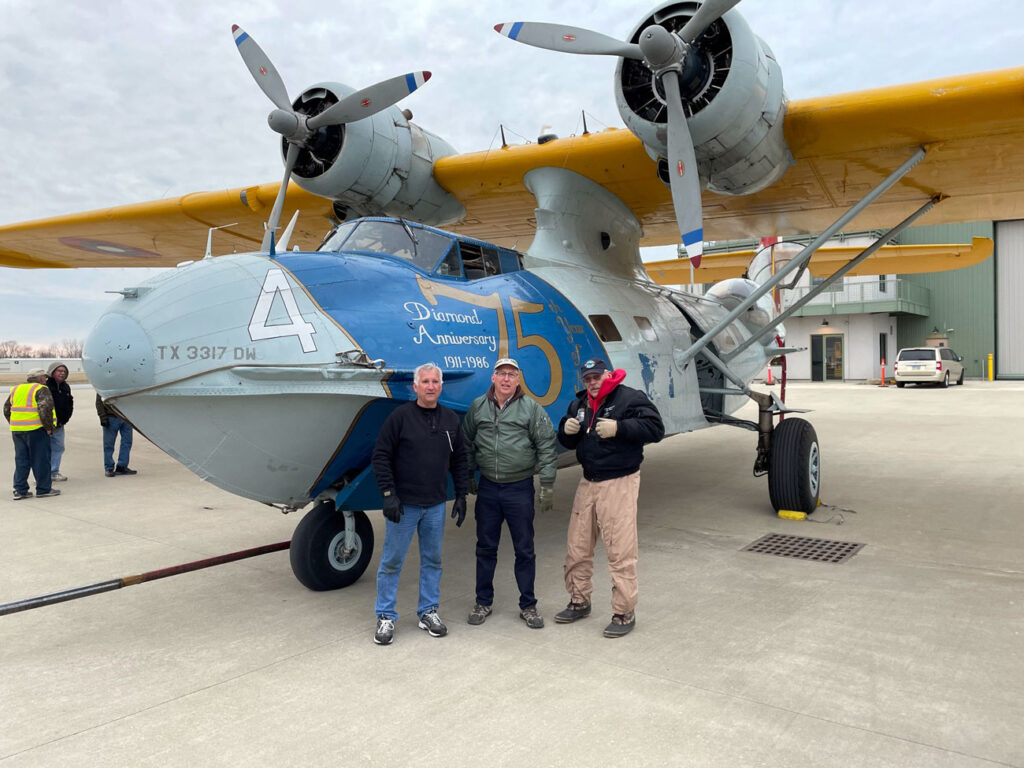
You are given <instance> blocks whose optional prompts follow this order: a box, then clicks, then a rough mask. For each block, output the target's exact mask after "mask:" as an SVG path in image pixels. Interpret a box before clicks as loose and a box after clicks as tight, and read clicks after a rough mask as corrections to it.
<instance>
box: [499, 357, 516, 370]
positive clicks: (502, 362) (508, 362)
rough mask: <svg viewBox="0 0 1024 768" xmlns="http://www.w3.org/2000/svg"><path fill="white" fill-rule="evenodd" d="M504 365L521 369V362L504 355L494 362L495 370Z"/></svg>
mask: <svg viewBox="0 0 1024 768" xmlns="http://www.w3.org/2000/svg"><path fill="white" fill-rule="evenodd" d="M503 365H511V366H512V367H513V368H515V369H516V370H517V371H518V370H519V363H517V362H516V361H515V360H513V359H512V358H511V357H503V358H501V360H499V361H498V362H496V363H495V364H494V370H498V369H499V368H501V366H503Z"/></svg>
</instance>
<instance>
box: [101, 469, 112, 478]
mask: <svg viewBox="0 0 1024 768" xmlns="http://www.w3.org/2000/svg"><path fill="white" fill-rule="evenodd" d="M103 474H104V475H106V476H107V477H113V476H114V470H112V469H106V470H104V471H103Z"/></svg>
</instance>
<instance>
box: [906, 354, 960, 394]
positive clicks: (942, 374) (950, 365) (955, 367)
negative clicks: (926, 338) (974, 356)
mask: <svg viewBox="0 0 1024 768" xmlns="http://www.w3.org/2000/svg"><path fill="white" fill-rule="evenodd" d="M962 360H963V358H962V357H960V355H958V354H957V353H956V352H954V351H953V350H952V349H950V348H949V347H907V348H905V349H901V350H900V353H899V354H898V355H896V362H895V364H894V365H893V376H894V377H895V378H896V386H897V387H902V386H903V385H904V384H906V383H907V382H911V383H914V384H938V385H939V386H940V387H948V386H949V382H950V381H954V382H956V383H957V384H963V383H964V366H963V363H962V362H961V361H962Z"/></svg>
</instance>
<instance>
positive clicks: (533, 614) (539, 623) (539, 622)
mask: <svg viewBox="0 0 1024 768" xmlns="http://www.w3.org/2000/svg"><path fill="white" fill-rule="evenodd" d="M519 618H520V619H522V620H523V621H525V622H526V626H528V627H529V628H530V629H544V617H543V616H541V615H540V614H539V613H537V605H536V603H534V604H533V605H528V606H527V607H526V608H523V610H521V611H520V612H519Z"/></svg>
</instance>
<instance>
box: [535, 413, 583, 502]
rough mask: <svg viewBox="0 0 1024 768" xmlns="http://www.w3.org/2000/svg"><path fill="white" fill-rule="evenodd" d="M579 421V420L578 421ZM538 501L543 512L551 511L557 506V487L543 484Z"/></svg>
mask: <svg viewBox="0 0 1024 768" xmlns="http://www.w3.org/2000/svg"><path fill="white" fill-rule="evenodd" d="M577 423H578V422H577ZM537 503H538V505H539V506H540V511H541V514H544V513H545V512H550V511H551V510H552V509H554V508H555V488H554V486H551V485H542V486H541V487H540V492H539V493H538V494H537Z"/></svg>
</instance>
